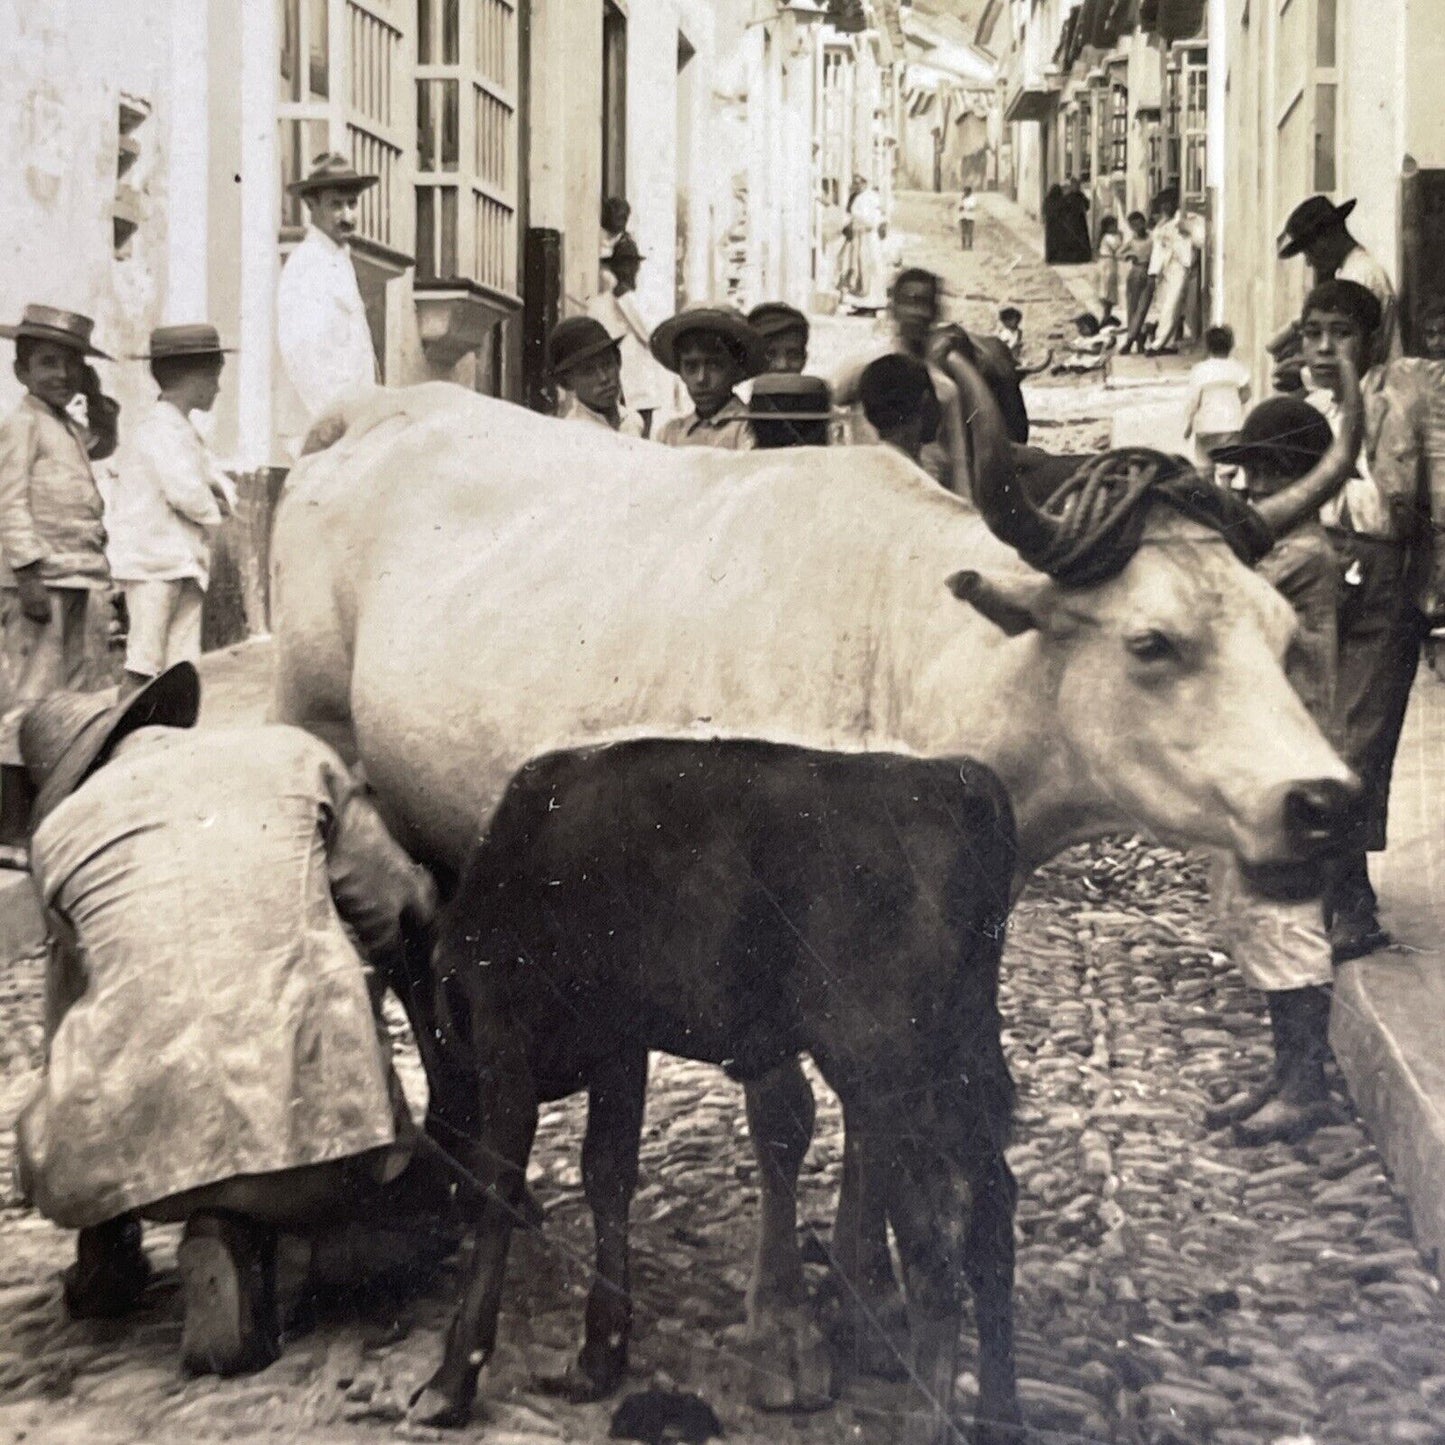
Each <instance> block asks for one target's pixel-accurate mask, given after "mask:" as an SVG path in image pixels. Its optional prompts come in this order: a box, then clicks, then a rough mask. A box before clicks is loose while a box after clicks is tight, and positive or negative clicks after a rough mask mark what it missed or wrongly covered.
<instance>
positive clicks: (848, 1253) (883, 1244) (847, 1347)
mask: <svg viewBox="0 0 1445 1445" xmlns="http://www.w3.org/2000/svg"><path fill="white" fill-rule="evenodd" d="M843 1125H844V1133H843V1179H842V1184H841V1186H840V1188H839V1190H838V1214H837V1218H836V1220H835V1222H834V1225H833V1276H834V1283H835V1285H836V1287H837V1290H838V1293H839V1296H840V1300H839V1303H840V1306H841V1318H842V1330H841V1334H842V1345H843V1348H844V1351H845V1353H846V1356H847V1358H848V1362H849V1364H850V1365H851V1367H852V1369H853V1370H854V1371H856V1372H859V1373H861V1374H865V1375H877V1376H879V1377H881V1378H882V1379H885V1380H902V1379H905V1378H906V1377H907V1374H908V1358H909V1350H910V1344H909V1338H908V1311H907V1307H906V1306H905V1305H904V1302H903V1291H902V1290H901V1289H900V1288H899V1286H898V1279H897V1276H896V1275H895V1274H894V1272H893V1259H892V1256H891V1255H890V1254H889V1252H888V1213H887V1176H888V1169H889V1150H890V1147H891V1146H890V1141H889V1140H888V1137H887V1135H886V1133H882V1134H880V1132H879V1131H878V1129H877V1128H876V1127H870V1125H869V1122H868V1120H867V1118H866V1117H865V1115H864V1113H863V1111H861V1110H860V1109H859V1108H858V1106H857V1104H856V1103H855V1104H854V1105H853V1106H852V1107H851V1108H850V1107H849V1105H848V1104H847V1103H846V1102H845V1104H844V1106H843Z"/></svg>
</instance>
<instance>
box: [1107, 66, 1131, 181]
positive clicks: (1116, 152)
mask: <svg viewBox="0 0 1445 1445" xmlns="http://www.w3.org/2000/svg"><path fill="white" fill-rule="evenodd" d="M1128 165H1129V87H1128V86H1127V85H1124V84H1122V83H1120V82H1118V81H1115V83H1114V86H1113V92H1112V101H1111V106H1110V111H1109V167H1110V169H1111V170H1113V171H1114V172H1115V173H1116V174H1122V173H1123V172H1124V171H1125V170H1126V169H1127V168H1128Z"/></svg>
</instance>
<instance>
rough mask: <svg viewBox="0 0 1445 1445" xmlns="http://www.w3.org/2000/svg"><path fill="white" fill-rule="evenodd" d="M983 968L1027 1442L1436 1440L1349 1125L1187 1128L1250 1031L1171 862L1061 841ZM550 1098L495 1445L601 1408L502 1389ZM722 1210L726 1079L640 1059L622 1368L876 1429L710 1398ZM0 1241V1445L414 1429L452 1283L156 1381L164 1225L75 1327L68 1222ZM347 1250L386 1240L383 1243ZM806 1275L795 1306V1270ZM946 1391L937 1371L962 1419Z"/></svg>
mask: <svg viewBox="0 0 1445 1445" xmlns="http://www.w3.org/2000/svg"><path fill="white" fill-rule="evenodd" d="M1004 967H1005V975H1004V984H1005V987H1004V1013H1005V1019H1006V1023H1007V1026H1008V1032H1007V1034H1006V1044H1007V1048H1008V1052H1009V1056H1010V1060H1011V1063H1012V1066H1013V1069H1014V1072H1015V1075H1016V1077H1017V1079H1018V1083H1019V1086H1020V1116H1019V1132H1018V1142H1017V1144H1016V1146H1015V1148H1014V1150H1013V1152H1012V1160H1013V1165H1014V1168H1015V1170H1016V1171H1017V1173H1018V1177H1019V1183H1020V1194H1021V1198H1020V1207H1019V1218H1018V1227H1019V1237H1020V1254H1019V1285H1018V1298H1019V1316H1020V1326H1021V1329H1020V1369H1021V1373H1022V1375H1023V1377H1024V1384H1023V1387H1022V1393H1023V1400H1024V1406H1025V1413H1026V1417H1027V1419H1028V1422H1029V1425H1030V1426H1031V1428H1032V1431H1033V1432H1034V1438H1035V1439H1037V1440H1038V1441H1041V1442H1042V1441H1064V1440H1086V1441H1121V1442H1131V1445H1132V1442H1177V1445H1207V1442H1217V1445H1257V1442H1266V1441H1274V1440H1280V1439H1297V1438H1302V1437H1309V1438H1312V1439H1313V1440H1315V1441H1316V1442H1318V1445H1335V1442H1338V1445H1346V1442H1349V1445H1355V1442H1360V1445H1364V1442H1371V1445H1374V1442H1381V1445H1387V1442H1388V1445H1396V1442H1426V1441H1436V1440H1440V1439H1442V1438H1445V1309H1442V1307H1441V1303H1440V1301H1439V1299H1438V1292H1437V1285H1436V1281H1435V1279H1434V1277H1433V1276H1432V1275H1431V1274H1430V1273H1429V1271H1428V1270H1427V1269H1426V1268H1425V1265H1424V1262H1423V1261H1422V1260H1421V1259H1420V1257H1419V1255H1418V1254H1417V1252H1416V1250H1415V1249H1414V1247H1413V1246H1412V1244H1411V1242H1410V1232H1409V1224H1408V1221H1407V1219H1406V1216H1405V1213H1404V1211H1403V1209H1402V1207H1401V1206H1400V1204H1399V1203H1398V1202H1397V1200H1396V1199H1395V1197H1394V1196H1393V1195H1392V1193H1391V1190H1390V1187H1389V1184H1388V1182H1387V1181H1386V1179H1385V1177H1384V1174H1383V1173H1382V1171H1381V1168H1380V1165H1379V1161H1378V1158H1377V1156H1376V1154H1375V1152H1374V1150H1373V1149H1372V1148H1371V1147H1370V1145H1369V1143H1368V1141H1367V1140H1366V1138H1365V1136H1364V1134H1363V1133H1362V1132H1361V1131H1360V1129H1359V1128H1358V1126H1356V1125H1355V1124H1353V1123H1349V1122H1343V1121H1342V1122H1341V1123H1340V1124H1339V1125H1338V1126H1336V1127H1334V1128H1330V1129H1327V1130H1325V1131H1323V1132H1322V1133H1320V1134H1319V1135H1317V1136H1316V1137H1315V1139H1313V1140H1312V1141H1310V1142H1309V1143H1308V1144H1305V1145H1302V1146H1299V1147H1297V1148H1293V1149H1290V1148H1285V1147H1283V1146H1280V1147H1277V1148H1272V1149H1269V1150H1265V1151H1254V1152H1244V1151H1240V1150H1238V1149H1236V1148H1235V1147H1234V1146H1233V1145H1232V1144H1231V1143H1230V1142H1229V1140H1228V1138H1227V1137H1226V1136H1222V1135H1219V1136H1208V1135H1206V1134H1205V1132H1204V1130H1203V1127H1202V1125H1201V1123H1200V1117H1201V1114H1202V1112H1203V1110H1204V1108H1205V1107H1206V1105H1207V1104H1208V1103H1209V1102H1210V1101H1212V1100H1217V1099H1219V1098H1221V1097H1223V1096H1225V1095H1227V1094H1228V1093H1230V1092H1232V1091H1233V1089H1234V1087H1235V1086H1236V1085H1238V1084H1239V1083H1240V1082H1242V1081H1247V1080H1251V1079H1253V1078H1255V1077H1256V1076H1257V1075H1258V1073H1259V1072H1260V1071H1261V1070H1262V1069H1263V1068H1264V1067H1265V1066H1266V1063H1267V1060H1268V1057H1269V1049H1268V1044H1267V1039H1266V1033H1265V1029H1264V1026H1263V1022H1262V1018H1261V1013H1260V1010H1259V1008H1258V1006H1257V1000H1255V999H1253V998H1251V997H1250V996H1248V995H1247V993H1246V992H1245V990H1244V989H1243V987H1242V986H1241V984H1240V983H1239V982H1238V980H1237V978H1236V976H1235V975H1234V974H1233V972H1232V970H1231V968H1230V966H1229V964H1228V963H1227V961H1226V960H1225V959H1224V958H1223V957H1222V955H1220V954H1218V953H1217V952H1214V951H1212V949H1211V947H1210V942H1209V936H1208V931H1207V927H1206V922H1205V917H1204V907H1203V891H1202V874H1201V872H1200V870H1199V869H1198V868H1197V867H1196V866H1194V865H1192V864H1189V863H1187V862H1186V861H1185V860H1183V859H1181V858H1180V857H1179V856H1178V855H1175V854H1170V853H1165V852H1161V851H1157V850H1152V849H1148V848H1145V847H1142V846H1139V845H1136V844H1132V843H1125V844H1122V845H1119V846H1111V847H1107V848H1106V847H1098V848H1093V849H1089V850H1080V851H1076V852H1075V853H1072V854H1070V855H1067V856H1066V857H1065V858H1064V859H1062V860H1060V861H1059V862H1058V863H1056V864H1055V865H1053V866H1051V867H1050V868H1049V869H1047V870H1046V871H1045V872H1044V873H1042V874H1041V875H1040V876H1039V877H1038V879H1037V880H1036V881H1035V884H1034V886H1033V887H1032V888H1031V889H1030V891H1029V892H1028V893H1027V894H1026V895H1025V897H1024V899H1023V900H1022V901H1021V903H1020V905H1019V907H1018V909H1017V911H1016V913H1015V917H1014V923H1013V926H1012V932H1011V936H1010V942H1009V946H1008V948H1007V951H1006V953H1005V964H1004ZM8 978H9V982H8V985H7V989H6V993H5V995H4V1016H3V1020H0V1023H3V1029H4V1034H5V1037H7V1038H9V1039H16V1038H23V1039H25V1040H27V1041H28V1050H29V1058H28V1059H26V1058H22V1057H17V1056H16V1054H15V1053H13V1052H12V1054H11V1056H10V1057H9V1058H8V1059H7V1062H6V1066H5V1076H4V1082H5V1084H6V1085H7V1086H9V1087H8V1088H7V1096H8V1097H13V1096H14V1091H15V1085H16V1081H17V1079H18V1078H20V1076H21V1071H22V1069H24V1067H25V1066H26V1064H27V1063H29V1064H31V1065H33V1063H34V1061H35V1060H34V1046H35V1041H36V1039H37V1036H38V1016H39V971H38V967H37V966H36V965H35V964H33V963H31V964H27V965H25V967H24V968H23V969H22V970H20V971H12V972H11V973H10V974H9V975H8ZM413 1077H414V1076H413ZM819 1088H820V1094H821V1092H822V1091H821V1086H819ZM581 1115H582V1110H581V1107H580V1101H574V1102H572V1103H569V1104H568V1105H566V1106H564V1107H559V1108H552V1109H549V1110H547V1111H546V1113H545V1114H544V1117H543V1127H542V1131H541V1135H540V1138H539V1143H538V1147H537V1150H536V1154H535V1156H534V1182H535V1186H536V1189H537V1192H538V1194H539V1195H540V1197H541V1198H542V1200H543V1202H544V1204H545V1206H546V1210H547V1223H546V1226H545V1228H544V1230H543V1231H542V1232H541V1234H539V1235H535V1236H519V1238H518V1239H517V1240H516V1242H515V1243H514V1247H513V1258H512V1266H511V1271H510V1275H509V1287H508V1293H507V1299H506V1305H505V1309H504V1317H503V1325H502V1342H501V1348H500V1351H499V1354H498V1356H497V1359H496V1361H495V1362H494V1364H493V1365H492V1366H491V1367H490V1368H489V1370H488V1371H487V1373H486V1375H485V1376H484V1379H483V1391H482V1398H483V1400H484V1401H485V1407H484V1411H483V1412H482V1413H481V1414H480V1415H479V1418H478V1423H477V1425H475V1426H474V1427H473V1430H474V1433H475V1434H476V1436H477V1437H479V1438H485V1439H487V1440H488V1441H494V1442H499V1445H541V1442H544V1441H553V1440H569V1441H593V1440H598V1439H601V1438H603V1437H604V1436H605V1434H606V1430H607V1419H608V1414H609V1408H610V1407H609V1406H608V1405H606V1404H603V1405H597V1406H591V1407H585V1408H574V1407H570V1406H562V1405H559V1404H558V1403H557V1402H556V1401H554V1400H551V1399H549V1398H548V1397H547V1396H546V1395H545V1394H542V1393H540V1392H538V1391H537V1390H536V1389H535V1388H534V1386H533V1383H532V1381H533V1377H534V1376H535V1375H537V1374H544V1373H548V1372H550V1371H553V1370H555V1368H556V1367H557V1365H558V1364H560V1362H561V1361H562V1360H563V1359H564V1358H565V1356H566V1351H567V1350H568V1349H569V1348H570V1347H571V1345H572V1344H573V1342H574V1340H575V1337H576V1335H577V1332H578V1329H579V1328H580V1314H581V1306H582V1300H583V1294H584V1291H585V1287H586V1283H587V1272H586V1268H585V1261H586V1260H587V1259H589V1258H590V1248H591V1245H590V1224H589V1222H588V1218H587V1211H586V1206H585V1202H584V1200H583V1198H582V1193H581V1188H580V1179H579V1169H578V1148H579V1141H580V1124H581ZM1342 1120H1343V1116H1342ZM840 1144H841V1141H840V1137H839V1121H838V1116H837V1113H836V1111H835V1110H834V1109H833V1108H832V1107H831V1101H829V1106H828V1107H825V1109H824V1110H823V1114H822V1118H821V1120H820V1127H819V1138H818V1141H817V1143H816V1144H815V1146H814V1149H813V1152H812V1154H811V1156H810V1158H809V1160H808V1163H807V1165H806V1168H805V1172H804V1176H803V1199H802V1217H803V1219H804V1221H805V1228H806V1229H807V1230H808V1231H810V1232H811V1233H813V1234H814V1235H816V1237H817V1238H818V1239H819V1241H820V1242H825V1241H826V1239H827V1234H828V1228H829V1220H830V1214H831V1208H832V1201H833V1198H834V1194H835V1190H836V1187H837V1182H838V1168H839V1160H840ZM7 1163H8V1161H7ZM755 1202H756V1191H755V1188H754V1180H753V1166H752V1161H751V1155H750V1153H749V1151H748V1148H747V1145H746V1139H745V1126H744V1122H743V1105H742V1094H741V1091H740V1090H739V1089H737V1088H736V1087H734V1086H733V1085H731V1084H729V1083H728V1082H727V1081H726V1080H725V1079H724V1078H723V1076H722V1075H721V1074H720V1073H719V1072H716V1071H713V1070H710V1069H706V1068H702V1067H700V1066H696V1065H690V1064H685V1063H679V1062H677V1061H675V1060H670V1059H659V1060H657V1062H656V1064H655V1067H654V1074H653V1084H652V1090H651V1094H650V1097H649V1106H648V1125H647V1134H646V1141H645V1144H644V1152H643V1180H642V1185H641V1188H640V1190H639V1194H638V1199H637V1204H636V1207H635V1210H634V1216H633V1217H634V1228H633V1236H634V1243H635V1280H636V1296H637V1313H638V1331H637V1336H636V1343H635V1347H634V1352H633V1365H632V1376H631V1379H632V1382H633V1383H634V1384H635V1385H636V1386H641V1385H642V1384H645V1383H646V1382H647V1381H648V1380H649V1379H650V1378H652V1377H656V1376H665V1377H667V1378H669V1379H671V1380H673V1381H676V1382H677V1383H678V1384H679V1385H680V1386H682V1387H683V1388H687V1389H692V1390H696V1391H698V1392H699V1393H701V1394H703V1395H704V1396H705V1397H706V1398H707V1399H708V1400H710V1401H711V1402H712V1403H713V1404H714V1405H715V1407H716V1408H717V1409H718V1412H719V1414H720V1416H721V1417H722V1419H723V1421H724V1423H725V1424H726V1425H727V1427H728V1432H729V1438H730V1439H734V1440H739V1441H744V1442H756V1445H763V1442H775V1441H778V1440H785V1439H786V1440H794V1441H797V1442H799V1445H832V1442H839V1445H841V1442H844V1441H864V1442H868V1445H885V1442H888V1441H891V1440H892V1439H894V1438H895V1434H896V1430H897V1417H898V1414H899V1412H901V1411H903V1410H906V1409H907V1407H908V1395H907V1388H906V1386H903V1385H893V1384H886V1383H882V1382H877V1383H875V1382H867V1383H864V1384H855V1385H854V1386H852V1387H851V1388H850V1389H849V1390H848V1392H847V1394H846V1395H845V1397H844V1398H843V1400H842V1401H841V1402H840V1403H839V1404H838V1405H837V1407H836V1408H835V1409H833V1410H831V1411H828V1412H825V1413H823V1414H820V1415H817V1416H812V1417H806V1418H796V1419H795V1418H780V1417H769V1416H765V1415H761V1414H758V1413H756V1412H753V1411H751V1410H749V1409H747V1408H746V1407H744V1406H743V1404H742V1403H741V1402H742V1400H743V1398H744V1397H743V1385H742V1380H741V1370H740V1365H739V1359H740V1351H741V1340H740V1325H741V1322H742V1316H743V1292H744V1288H745V1284H746V1279H747V1272H748V1268H749V1263H750V1240H751V1229H752V1222H753V1211H754V1206H755ZM0 1235H3V1238H4V1263H3V1265H0V1340H3V1344H0V1390H3V1392H4V1398H5V1402H4V1403H3V1404H0V1439H3V1440H6V1441H10V1440H14V1441H19V1440H22V1439H24V1440H29V1441H72V1440H73V1441H77V1442H79V1441H87V1442H89V1441H96V1442H104V1441H112V1440H114V1441H121V1440H126V1441H140V1440H167V1441H171V1440H174V1441H182V1440H197V1439H207V1440H211V1439H257V1438H276V1439H287V1440H292V1439H294V1440H302V1439H305V1440H324V1441H332V1440H334V1441H343V1440H345V1441H357V1442H361V1441H367V1440H375V1439H385V1438H393V1437H397V1436H400V1437H402V1438H442V1437H441V1436H439V1435H438V1434H437V1433H436V1432H426V1431H417V1430H413V1429H410V1428H409V1427H407V1426H405V1425H404V1424H401V1423H399V1421H400V1417H401V1414H402V1411H403V1407H404V1404H405V1401H406V1396H407V1394H408V1392H409V1391H410V1390H411V1389H413V1388H414V1387H415V1386H416V1385H417V1384H418V1383H420V1381H421V1379H422V1378H423V1377H424V1375H425V1374H426V1373H427V1372H428V1371H429V1369H430V1368H431V1366H432V1365H433V1364H434V1363H435V1360H436V1358H437V1353H438V1351H439V1348H440V1338H441V1330H442V1328H443V1326H444V1323H445V1320H446V1317H447V1315H448V1312H449V1310H450V1307H451V1300H452V1297H453V1290H454V1288H455V1284H456V1274H455V1271H454V1269H444V1270H443V1271H442V1272H441V1273H440V1274H439V1275H438V1276H437V1277H436V1278H434V1279H433V1280H432V1281H431V1282H430V1283H429V1284H428V1285H426V1287H425V1288H424V1289H423V1290H422V1292H421V1293H420V1294H419V1295H415V1296H412V1297H410V1298H408V1299H407V1300H405V1301H404V1302H403V1303H402V1304H401V1305H400V1307H399V1310H393V1309H391V1308H389V1307H385V1308H383V1307H380V1306H378V1305H377V1304H376V1303H374V1302H373V1303H372V1304H370V1305H366V1306H362V1307H359V1309H355V1308H340V1309H337V1310H334V1311H329V1312H323V1313H322V1315H321V1317H320V1319H319V1320H318V1321H317V1323H316V1324H315V1326H314V1328H312V1329H311V1330H310V1331H309V1332H308V1333H305V1334H302V1335H300V1336H299V1337H297V1338H294V1339H292V1340H291V1341H290V1342H289V1343H288V1346H287V1350H286V1353H285V1355H284V1357H283V1359H282V1360H281V1361H280V1362H279V1363H278V1364H276V1365H274V1366H272V1367H271V1368H270V1369H269V1370H267V1371H265V1372H264V1373H262V1374H260V1375H258V1376H255V1377H252V1378H250V1379H245V1380H238V1381H233V1382H217V1381H214V1380H206V1381H193V1382H185V1381H183V1380H182V1379H181V1378H180V1377H179V1375H178V1374H177V1372H176V1366H175V1349H176V1344H177V1340H178V1338H179V1332H180V1310H179V1298H178V1295H177V1289H176V1283H175V1275H174V1268H173V1251H174V1243H175V1231H173V1230H163V1229H157V1230H154V1231H152V1233H151V1235H150V1236H149V1239H150V1245H151V1255H152V1259H153V1262H154V1264H155V1265H156V1267H157V1271H158V1273H157V1279H156V1282H155V1284H154V1285H153V1286H152V1288H151V1290H150V1293H149V1295H148V1297H147V1306H146V1309H145V1310H144V1312H143V1313H142V1314H141V1315H139V1316H138V1317H137V1318H135V1319H133V1320H130V1321H123V1322H117V1323H107V1324H100V1323H74V1324H72V1323H69V1322H67V1321H66V1320H65V1318H64V1311H63V1309H62V1306H61V1303H60V1299H59V1293H58V1288H57V1285H56V1282H55V1274H56V1271H57V1270H59V1269H60V1268H61V1267H62V1266H63V1265H64V1264H65V1263H66V1261H67V1257H68V1249H69V1237H68V1236H66V1235H64V1234H63V1233H62V1232H60V1231H58V1230H56V1229H53V1228H52V1227H50V1226H49V1225H47V1224H45V1223H44V1222H43V1221H40V1220H38V1219H36V1218H35V1217H34V1216H32V1215H30V1214H28V1213H26V1212H24V1211H22V1210H19V1209H16V1208H13V1207H11V1208H7V1209H6V1210H5V1211H4V1214H3V1217H0ZM381 1253H382V1255H384V1256H386V1257H387V1258H394V1259H395V1260H401V1261H402V1262H403V1263H404V1262H405V1261H406V1260H407V1258H408V1254H407V1251H406V1249H405V1248H404V1247H403V1243H402V1241H400V1240H391V1241H389V1242H384V1243H383V1246H382V1249H381ZM814 1253H815V1254H816V1253H817V1251H815V1252H814ZM810 1277H811V1280H812V1282H813V1284H814V1286H815V1287H816V1288H817V1289H818V1290H819V1291H820V1292H821V1291H822V1290H823V1286H824V1281H825V1277H826V1272H825V1270H823V1269H822V1268H815V1269H812V1270H810ZM966 1349H967V1350H968V1351H970V1352H971V1350H972V1341H971V1340H969V1341H968V1342H967V1345H966ZM971 1384H972V1378H971V1375H970V1373H969V1369H968V1365H967V1362H966V1361H965V1365H964V1373H963V1380H962V1389H963V1395H964V1397H965V1398H964V1403H965V1404H967V1403H968V1400H967V1396H968V1394H969V1391H970V1388H971Z"/></svg>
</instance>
